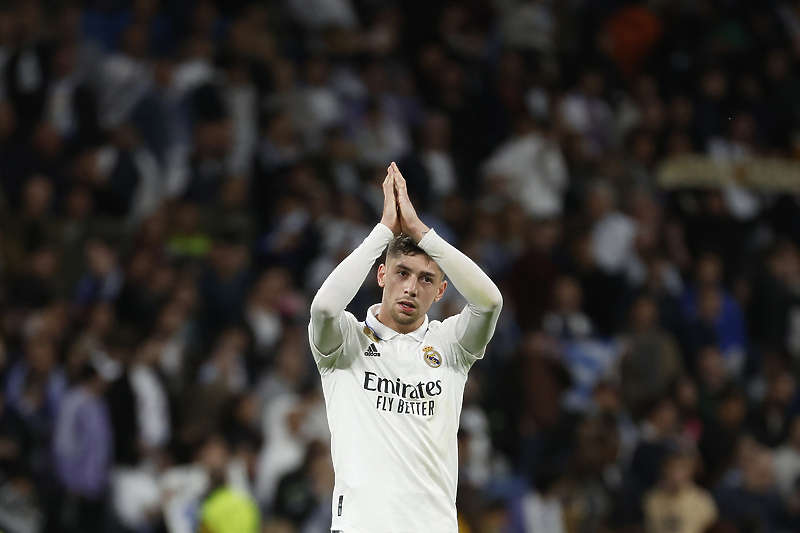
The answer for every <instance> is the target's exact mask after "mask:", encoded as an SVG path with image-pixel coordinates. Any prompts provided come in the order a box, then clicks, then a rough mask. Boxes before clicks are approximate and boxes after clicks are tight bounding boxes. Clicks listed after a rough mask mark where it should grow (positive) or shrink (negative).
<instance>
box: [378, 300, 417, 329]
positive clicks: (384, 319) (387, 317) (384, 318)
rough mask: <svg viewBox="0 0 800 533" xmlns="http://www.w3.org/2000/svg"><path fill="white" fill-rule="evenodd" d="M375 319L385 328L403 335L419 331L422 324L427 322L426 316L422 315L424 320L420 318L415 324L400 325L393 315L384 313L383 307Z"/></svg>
mask: <svg viewBox="0 0 800 533" xmlns="http://www.w3.org/2000/svg"><path fill="white" fill-rule="evenodd" d="M375 318H377V319H378V322H380V323H381V324H383V325H384V326H386V327H388V328H391V329H393V330H395V331H396V332H397V333H402V334H403V335H407V334H409V333H411V332H412V331H416V330H418V329H419V328H420V326H422V324H423V323H424V322H425V315H422V318H420V319H419V320H417V321H416V322H414V323H413V324H398V323H397V321H395V320H394V319H393V318H392V315H391V314H389V312H388V311H384V309H383V306H381V308H380V310H379V311H378V314H377V315H376V316H375Z"/></svg>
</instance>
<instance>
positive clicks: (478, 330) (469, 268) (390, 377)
mask: <svg viewBox="0 0 800 533" xmlns="http://www.w3.org/2000/svg"><path fill="white" fill-rule="evenodd" d="M391 239H392V232H391V230H390V229H389V228H387V227H386V226H383V225H382V224H378V225H377V226H376V227H375V229H373V231H372V233H370V235H369V236H368V237H367V238H366V239H365V240H364V242H363V243H362V244H361V245H360V246H359V247H358V248H357V249H356V250H354V251H353V253H352V254H350V255H349V256H348V257H347V258H346V259H345V260H344V261H342V263H341V264H340V265H339V266H338V267H337V268H336V269H335V270H334V271H333V273H331V275H330V276H329V277H328V279H327V280H326V281H325V283H323V285H322V287H321V288H320V290H319V292H318V293H317V295H316V297H315V298H314V302H313V303H312V305H311V323H310V324H309V340H310V344H311V349H312V352H313V354H314V359H315V361H316V363H317V367H318V369H319V371H320V374H321V376H322V387H323V392H324V394H325V403H326V407H327V415H328V423H329V425H330V429H331V436H332V440H331V454H332V457H333V465H334V470H335V473H336V482H335V487H334V492H333V523H332V526H331V527H332V529H333V530H338V531H341V532H342V533H412V532H413V533H418V532H420V531H425V532H428V533H456V532H457V531H458V525H457V516H456V506H455V501H456V486H457V483H458V444H457V440H456V434H457V431H458V424H459V416H460V414H461V405H462V399H463V394H464V385H465V383H466V380H467V372H468V371H469V369H470V367H471V366H472V364H473V363H474V362H475V360H477V359H479V358H481V357H482V356H483V354H484V351H485V348H486V344H487V343H488V342H489V339H490V338H491V336H492V334H493V333H494V328H495V325H496V323H497V318H498V316H499V314H500V309H501V307H502V297H501V295H500V291H499V290H498V288H497V286H496V285H495V284H494V283H493V282H492V281H491V279H489V277H488V276H487V275H486V274H485V273H484V272H483V271H482V270H481V269H480V268H479V267H478V266H477V265H476V264H475V263H473V262H472V261H471V260H470V259H469V258H468V257H467V256H465V255H464V254H462V253H461V252H459V251H458V250H457V249H456V248H454V247H453V246H451V245H449V244H448V243H446V242H445V241H444V240H443V239H442V238H441V237H439V236H438V235H436V233H435V232H434V231H433V230H431V231H430V232H428V233H427V234H426V235H425V236H424V237H423V239H422V240H421V241H420V242H419V246H420V248H422V249H423V250H424V251H425V252H426V253H427V254H428V255H429V256H430V257H431V258H432V259H433V260H434V261H436V263H437V264H438V265H439V266H440V267H441V268H442V270H443V271H444V273H445V274H446V275H447V277H448V278H450V281H451V282H452V283H453V284H454V285H455V287H456V289H458V290H459V292H461V294H462V295H463V296H464V297H465V298H466V300H467V302H468V305H467V306H466V307H465V308H464V310H463V311H462V312H461V313H460V314H459V315H457V316H454V317H451V318H448V319H447V320H444V321H443V322H439V321H432V322H429V321H428V318H427V316H426V317H425V321H424V323H423V324H422V326H420V328H419V329H417V330H416V331H413V332H411V333H408V334H401V333H398V332H396V331H394V330H393V329H391V328H389V327H388V326H386V325H384V324H382V323H381V322H379V321H378V318H377V314H378V312H379V310H380V304H376V305H374V306H373V307H372V308H370V310H369V311H368V313H367V316H366V319H365V320H364V321H363V322H360V321H358V319H356V318H355V317H354V316H353V315H352V314H350V313H348V312H346V311H345V307H346V306H347V304H348V303H349V302H350V300H351V299H352V298H353V297H354V296H355V294H356V292H357V291H358V289H359V288H360V286H361V284H362V283H363V282H364V279H365V278H366V276H367V274H368V273H369V271H370V269H371V267H372V265H373V263H374V262H375V260H376V259H377V258H378V257H380V255H381V253H382V252H383V250H384V249H385V248H386V245H387V244H388V243H389V241H390V240H391Z"/></svg>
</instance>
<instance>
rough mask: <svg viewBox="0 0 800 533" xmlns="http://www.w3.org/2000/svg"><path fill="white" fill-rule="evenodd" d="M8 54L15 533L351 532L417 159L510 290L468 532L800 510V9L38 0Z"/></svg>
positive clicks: (441, 203) (427, 214) (644, 525)
mask: <svg viewBox="0 0 800 533" xmlns="http://www.w3.org/2000/svg"><path fill="white" fill-rule="evenodd" d="M0 73H1V77H0V195H1V197H0V278H1V279H2V282H1V283H0V378H1V381H0V529H2V530H3V531H5V532H6V533H37V532H48V533H49V532H67V533H77V532H87V533H94V532H101V531H102V532H112V533H151V532H152V533H156V532H164V531H167V532H170V533H194V532H196V531H199V530H200V531H204V532H208V533H251V532H259V531H263V532H270V533H322V532H326V531H328V530H329V527H330V518H331V505H330V504H331V501H330V499H331V496H330V495H331V490H332V487H333V470H332V466H331V461H330V450H329V439H330V435H329V432H328V427H327V422H326V418H325V407H324V402H323V399H322V396H321V392H320V383H319V376H318V374H317V371H316V369H315V367H314V364H313V360H312V358H311V356H310V353H309V349H308V341H307V324H308V318H309V317H308V307H309V303H310V301H311V299H312V298H313V295H314V293H315V291H316V290H317V288H318V287H319V286H320V284H321V283H322V281H323V280H324V279H325V278H326V276H327V275H328V274H329V273H330V272H331V270H332V269H333V268H334V266H335V265H336V264H337V263H338V262H339V261H340V260H341V259H342V258H343V257H345V256H346V255H347V254H348V253H349V252H350V251H351V250H352V249H353V248H354V247H355V246H357V245H358V244H359V243H360V242H361V240H362V239H363V238H364V237H365V236H366V235H367V234H368V232H369V231H370V229H371V228H372V227H373V225H374V224H375V223H377V221H378V220H379V217H380V211H381V207H382V192H381V187H380V184H381V182H382V180H383V178H384V176H385V173H386V167H387V165H388V164H389V163H390V162H391V161H393V160H394V161H397V163H398V165H399V168H400V169H401V171H402V172H403V174H404V175H405V177H406V179H407V180H408V183H409V189H410V192H411V195H412V199H413V202H414V205H415V206H416V207H417V211H419V212H420V213H421V217H422V218H423V220H424V221H425V222H426V223H427V224H428V225H430V226H431V227H434V228H435V229H436V230H437V232H438V233H439V234H441V235H442V236H444V237H445V238H446V239H447V240H448V241H449V242H451V243H453V244H455V245H456V246H458V247H459V248H460V249H461V250H463V251H464V252H465V253H467V254H468V255H469V256H470V257H472V258H473V259H474V260H475V261H476V262H477V263H478V264H480V265H481V267H482V268H483V269H484V270H485V271H486V272H488V273H489V274H490V275H491V276H492V278H493V279H494V280H495V281H496V282H497V283H498V284H499V285H500V286H501V287H502V290H503V292H504V296H505V308H504V310H503V313H502V316H501V318H500V323H499V324H498V327H497V332H496V333H495V336H494V339H493V340H492V342H491V344H490V345H489V348H488V350H487V353H486V356H485V358H484V359H483V360H481V361H479V362H478V363H476V365H475V366H474V368H473V370H472V372H471V374H470V378H469V382H468V384H467V390H466V393H465V398H464V410H463V414H462V419H461V428H460V430H459V444H460V446H459V459H460V475H459V482H460V487H459V495H458V509H459V523H460V532H461V533H527V532H534V533H594V532H602V533H606V532H620V533H628V532H631V533H637V532H646V533H701V532H706V531H708V532H719V533H779V532H790V531H800V417H798V413H800V395H799V394H798V383H797V379H798V377H799V376H800V374H798V372H799V371H800V253H799V252H798V246H800V167H799V166H798V164H800V163H798V161H800V2H798V1H796V0H646V1H645V0H642V1H625V0H559V1H556V0H464V1H461V2H456V1H438V0H280V1H278V0H274V1H271V2H264V1H260V2H255V1H251V0H227V1H222V0H214V1H212V0H172V1H170V0H160V1H159V0H133V1H125V0H86V1H83V2H80V1H74V2H73V1H69V0H64V1H60V0H49V1H47V0H19V1H11V0H4V1H2V2H0ZM373 279H374V278H372V277H371V276H370V278H368V279H367V281H366V282H365V284H364V287H363V289H362V291H361V292H360V293H359V294H358V296H357V297H356V298H355V299H354V301H353V302H352V304H351V306H350V308H349V309H350V310H351V311H352V312H353V313H355V315H356V316H357V317H359V319H363V316H364V314H365V312H366V309H367V307H368V306H369V305H371V304H373V303H375V302H378V301H379V299H380V293H379V291H378V287H377V284H376V283H374V282H373V281H372V280H373ZM463 305H464V302H463V300H461V298H460V296H459V295H458V294H457V292H456V291H455V290H452V289H451V290H450V291H448V292H447V293H446V295H445V298H444V300H443V301H442V302H440V303H438V304H437V305H436V306H434V308H433V309H432V310H431V318H436V319H442V318H444V317H446V316H449V315H451V314H453V313H457V312H459V311H460V310H461V308H462V307H463Z"/></svg>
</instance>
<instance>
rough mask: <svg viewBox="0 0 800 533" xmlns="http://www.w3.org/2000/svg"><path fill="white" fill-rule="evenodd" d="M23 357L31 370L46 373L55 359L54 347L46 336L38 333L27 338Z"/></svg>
mask: <svg viewBox="0 0 800 533" xmlns="http://www.w3.org/2000/svg"><path fill="white" fill-rule="evenodd" d="M25 359H26V360H27V362H28V364H29V365H30V368H31V370H32V371H33V372H35V373H38V374H46V373H48V372H50V369H51V368H53V365H54V364H55V361H56V349H55V346H54V345H53V341H52V340H50V339H49V338H48V337H45V336H42V335H38V336H35V337H33V338H31V339H30V340H28V342H27V344H26V346H25Z"/></svg>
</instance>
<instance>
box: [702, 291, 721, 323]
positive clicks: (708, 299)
mask: <svg viewBox="0 0 800 533" xmlns="http://www.w3.org/2000/svg"><path fill="white" fill-rule="evenodd" d="M721 311H722V296H721V295H720V292H719V289H716V288H712V287H706V288H704V289H701V290H700V294H698V296H697V316H698V317H699V318H700V319H701V320H705V321H707V322H710V323H715V322H716V321H717V319H718V318H719V315H720V312H721Z"/></svg>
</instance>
